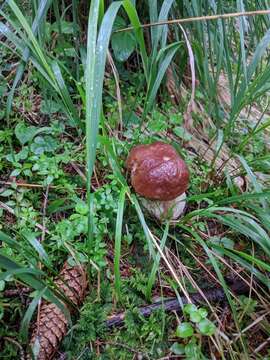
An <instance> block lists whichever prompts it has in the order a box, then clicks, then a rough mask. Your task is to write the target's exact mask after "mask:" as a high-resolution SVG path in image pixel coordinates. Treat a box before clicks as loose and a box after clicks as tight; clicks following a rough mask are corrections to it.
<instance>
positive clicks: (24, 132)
mask: <svg viewBox="0 0 270 360" xmlns="http://www.w3.org/2000/svg"><path fill="white" fill-rule="evenodd" d="M36 130H37V129H36V128H35V127H34V126H26V125H25V124H24V123H23V122H19V123H18V124H17V125H16V127H15V135H16V138H17V139H18V140H19V142H20V143H21V145H24V144H26V143H27V142H28V141H31V140H32V139H33V138H34V136H35V133H36Z"/></svg>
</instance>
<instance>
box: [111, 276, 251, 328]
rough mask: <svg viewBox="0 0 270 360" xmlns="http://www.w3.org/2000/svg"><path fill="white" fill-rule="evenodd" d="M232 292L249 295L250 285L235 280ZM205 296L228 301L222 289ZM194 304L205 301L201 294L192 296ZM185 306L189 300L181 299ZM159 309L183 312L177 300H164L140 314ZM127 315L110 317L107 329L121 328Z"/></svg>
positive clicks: (211, 299) (120, 314)
mask: <svg viewBox="0 0 270 360" xmlns="http://www.w3.org/2000/svg"><path fill="white" fill-rule="evenodd" d="M229 287H230V290H231V291H232V292H233V293H234V294H235V295H243V294H247V293H248V292H249V290H250V287H249V285H248V284H247V283H246V282H245V281H243V280H234V281H233V282H232V283H231V284H230V285H229ZM204 294H205V296H206V297H207V299H208V301H209V302H211V303H213V302H222V301H224V300H225V299H226V295H225V293H224V291H223V289H222V288H214V289H210V290H207V291H205V292H204ZM190 298H191V301H192V303H195V304H196V303H200V302H202V301H203V298H202V296H201V295H200V294H199V293H196V294H193V295H190ZM181 301H182V303H183V304H187V302H188V301H187V299H186V298H185V297H182V298H181ZM158 309H164V310H165V311H166V312H172V311H181V306H180V303H179V301H178V299H177V298H174V299H169V300H164V301H163V302H158V303H155V304H151V305H147V306H143V307H140V308H139V309H138V310H139V313H140V314H141V315H142V316H144V317H147V316H150V315H151V314H152V313H153V312H154V311H156V310H158ZM125 316H126V313H125V312H121V313H119V314H115V315H112V316H110V317H109V318H108V319H107V321H106V322H105V324H106V327H108V328H111V327H114V326H121V325H123V323H124V320H125Z"/></svg>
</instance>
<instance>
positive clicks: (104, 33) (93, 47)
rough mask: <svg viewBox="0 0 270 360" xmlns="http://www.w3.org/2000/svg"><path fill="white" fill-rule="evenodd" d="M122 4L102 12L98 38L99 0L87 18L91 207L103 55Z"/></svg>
mask: <svg viewBox="0 0 270 360" xmlns="http://www.w3.org/2000/svg"><path fill="white" fill-rule="evenodd" d="M120 6H121V2H119V1H117V2H115V3H112V4H111V5H110V7H109V9H108V10H107V12H106V13H105V15H104V17H103V20H102V23H101V26H100V30H99V34H98V38H97V33H98V32H97V24H98V9H99V0H95V1H92V2H91V7H90V13H89V21H88V38H87V58H86V72H85V81H86V150H87V192H88V207H89V209H90V207H91V203H90V189H91V177H92V173H93V170H94V164H95V158H96V148H97V143H98V131H99V120H100V116H101V106H102V90H103V80H104V71H105V62H106V55H107V50H108V46H109V40H110V36H111V32H112V26H113V23H114V20H115V17H116V15H117V12H118V10H119V8H120ZM91 216H92V214H90V212H89V222H88V224H89V226H88V229H89V231H88V239H89V242H90V239H91V238H92V234H91V232H90V228H91V227H90V223H91V219H90V217H91Z"/></svg>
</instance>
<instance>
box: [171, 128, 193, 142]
mask: <svg viewBox="0 0 270 360" xmlns="http://www.w3.org/2000/svg"><path fill="white" fill-rule="evenodd" d="M173 132H174V133H175V135H176V136H178V137H179V138H180V139H183V140H185V141H189V140H191V139H192V136H191V134H190V133H189V132H188V131H187V130H186V129H185V128H184V127H182V126H177V127H175V128H174V129H173Z"/></svg>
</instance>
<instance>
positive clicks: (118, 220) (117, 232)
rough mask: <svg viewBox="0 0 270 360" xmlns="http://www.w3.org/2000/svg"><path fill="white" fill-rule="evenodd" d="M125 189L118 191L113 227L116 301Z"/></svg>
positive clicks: (119, 291) (119, 290)
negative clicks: (114, 225)
mask: <svg viewBox="0 0 270 360" xmlns="http://www.w3.org/2000/svg"><path fill="white" fill-rule="evenodd" d="M125 196H126V188H125V187H123V188H122V189H121V191H120V195H119V201H118V210H117V218H116V227H115V245H114V286H115V293H116V297H117V300H119V299H120V296H121V278H120V257H121V238H122V225H123V214H124V205H125Z"/></svg>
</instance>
